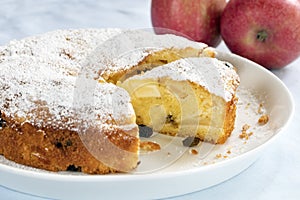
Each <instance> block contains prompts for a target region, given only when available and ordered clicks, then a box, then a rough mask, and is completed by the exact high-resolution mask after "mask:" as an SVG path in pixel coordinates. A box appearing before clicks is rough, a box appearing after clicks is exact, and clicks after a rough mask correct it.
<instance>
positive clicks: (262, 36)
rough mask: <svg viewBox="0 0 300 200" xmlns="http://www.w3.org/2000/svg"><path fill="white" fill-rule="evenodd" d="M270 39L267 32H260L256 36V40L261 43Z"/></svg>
mask: <svg viewBox="0 0 300 200" xmlns="http://www.w3.org/2000/svg"><path fill="white" fill-rule="evenodd" d="M267 38H268V33H267V32H266V31H265V30H261V31H258V32H257V34H256V39H257V40H258V41H260V42H265V41H266V39H267Z"/></svg>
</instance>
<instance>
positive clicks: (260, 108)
mask: <svg viewBox="0 0 300 200" xmlns="http://www.w3.org/2000/svg"><path fill="white" fill-rule="evenodd" d="M257 113H258V114H263V113H264V106H263V104H262V103H260V104H259V106H258V109H257Z"/></svg>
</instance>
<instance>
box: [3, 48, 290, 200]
mask: <svg viewBox="0 0 300 200" xmlns="http://www.w3.org/2000/svg"><path fill="white" fill-rule="evenodd" d="M218 58H219V59H222V60H227V61H230V62H231V63H232V64H234V65H235V66H236V68H237V70H238V73H239V75H240V78H241V85H240V88H239V91H238V97H239V104H238V110H237V119H236V126H235V129H234V131H233V133H232V135H231V137H230V138H229V139H228V141H227V142H226V143H225V144H224V145H210V144H206V143H202V144H200V145H199V146H197V147H195V148H193V149H194V150H196V151H197V152H198V154H197V155H194V154H192V153H191V149H187V148H184V147H183V146H182V144H181V140H180V139H174V138H169V137H167V136H161V135H156V136H154V137H153V138H151V140H154V141H156V142H158V143H159V144H160V145H161V146H162V147H163V148H162V150H161V151H159V152H153V153H144V154H142V155H141V161H142V162H141V165H140V166H139V167H138V169H137V170H136V171H135V172H134V173H132V174H115V175H84V174H76V173H66V172H64V173H53V172H46V171H42V170H38V169H33V168H30V167H25V166H22V165H18V164H16V163H14V162H10V161H8V160H6V159H4V158H3V157H1V156H0V177H1V178H0V185H3V186H6V187H8V188H12V189H14V190H17V191H21V192H25V193H30V194H33V195H38V196H42V197H50V198H59V199H83V198H84V199H90V198H93V199H96V198H99V197H104V199H109V198H117V197H119V198H120V197H126V198H130V199H154V198H164V197H170V196H177V195H182V194H186V193H190V192H194V191H198V190H201V189H204V188H207V187H210V186H213V185H216V184H218V183H221V182H223V181H225V180H227V179H229V178H231V177H233V176H235V175H236V174H238V173H240V172H241V171H243V170H245V169H246V168H247V167H249V166H250V165H251V164H252V163H253V162H254V161H255V160H256V159H257V158H258V156H259V155H260V154H261V152H262V150H263V149H264V148H265V147H267V146H269V145H270V144H272V141H273V140H274V139H275V138H277V136H278V135H279V133H281V132H282V131H283V129H284V128H285V127H286V126H287V124H288V122H289V121H290V120H291V117H292V115H293V112H294V104H293V100H292V97H291V95H290V93H289V91H288V89H287V88H286V87H285V86H284V85H283V83H282V82H281V81H280V80H279V79H278V78H277V77H276V76H274V75H273V74H272V73H270V72H269V71H267V70H265V69H264V68H263V67H261V66H259V65H257V64H255V63H253V62H251V61H249V60H247V59H244V58H241V57H239V56H236V55H233V54H228V53H222V52H219V53H218ZM260 104H261V105H262V106H260ZM259 107H261V108H259ZM259 110H260V112H259ZM263 114H267V115H268V116H269V118H270V120H269V122H268V123H267V124H266V125H263V126H261V125H258V124H257V120H258V118H259V117H260V116H261V115H263ZM245 124H248V125H249V126H250V128H249V130H248V131H247V133H248V134H249V133H250V132H252V133H253V134H252V135H251V134H249V135H250V136H249V138H248V140H246V139H241V138H240V137H239V135H240V134H241V130H242V127H243V125H245ZM170 141H172V142H170ZM174 155H175V157H174ZM178 155H179V156H178ZM176 156H177V157H176Z"/></svg>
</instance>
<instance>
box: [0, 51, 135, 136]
mask: <svg viewBox="0 0 300 200" xmlns="http://www.w3.org/2000/svg"><path fill="white" fill-rule="evenodd" d="M70 69H72V71H71V72H72V73H70ZM79 69H80V66H79V65H78V64H77V63H75V62H68V61H67V60H64V59H59V58H57V59H51V61H50V60H48V59H43V58H40V57H33V56H24V55H23V56H18V57H15V56H12V57H10V58H7V60H5V61H3V62H2V63H1V73H0V85H1V86H2V92H1V93H0V99H4V100H5V101H4V102H3V105H1V111H3V113H4V114H5V115H6V116H7V117H14V118H15V119H19V121H17V122H19V123H24V122H27V123H30V124H33V125H35V126H37V127H48V126H50V127H51V128H53V129H69V130H74V131H78V128H80V129H83V130H84V129H85V128H88V127H95V128H100V127H101V126H104V125H105V124H111V125H122V123H123V124H124V119H126V117H128V116H129V117H133V116H134V111H133V108H132V106H131V104H130V99H129V95H128V94H127V92H126V91H125V90H123V89H121V88H118V87H116V86H115V85H113V84H108V83H99V82H97V81H95V80H88V79H86V80H83V79H78V77H77V76H76V75H75V76H74V73H75V74H76V73H77V72H78V71H79ZM82 81H85V82H82ZM116 108H117V109H116Z"/></svg>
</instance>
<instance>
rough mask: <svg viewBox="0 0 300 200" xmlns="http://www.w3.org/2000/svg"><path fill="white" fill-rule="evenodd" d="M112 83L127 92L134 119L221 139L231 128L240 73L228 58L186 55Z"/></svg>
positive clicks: (174, 133)
mask: <svg viewBox="0 0 300 200" xmlns="http://www.w3.org/2000/svg"><path fill="white" fill-rule="evenodd" d="M117 85H118V86H120V87H123V88H124V89H125V90H126V91H127V92H128V93H129V94H130V96H131V101H132V105H133V108H134V110H135V114H136V117H137V123H138V124H142V125H146V126H148V127H152V128H153V129H154V130H155V131H157V132H160V133H164V134H167V135H172V136H181V137H193V138H199V139H200V140H202V141H206V142H211V143H214V144H222V143H224V142H225V141H226V140H227V138H228V137H229V136H230V134H231V132H232V130H233V128H234V121H235V116H236V103H237V98H236V97H235V93H236V90H237V87H238V85H239V77H238V74H237V73H236V71H235V69H234V67H233V66H232V65H231V64H230V63H227V62H223V61H219V60H217V59H216V58H210V57H198V58H196V57H194V58H185V59H180V60H177V61H174V62H171V63H169V64H166V65H162V66H159V67H156V68H154V69H152V70H150V71H147V72H145V73H142V74H140V75H135V76H132V77H130V78H128V79H126V80H125V81H124V82H119V83H118V84H117Z"/></svg>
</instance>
